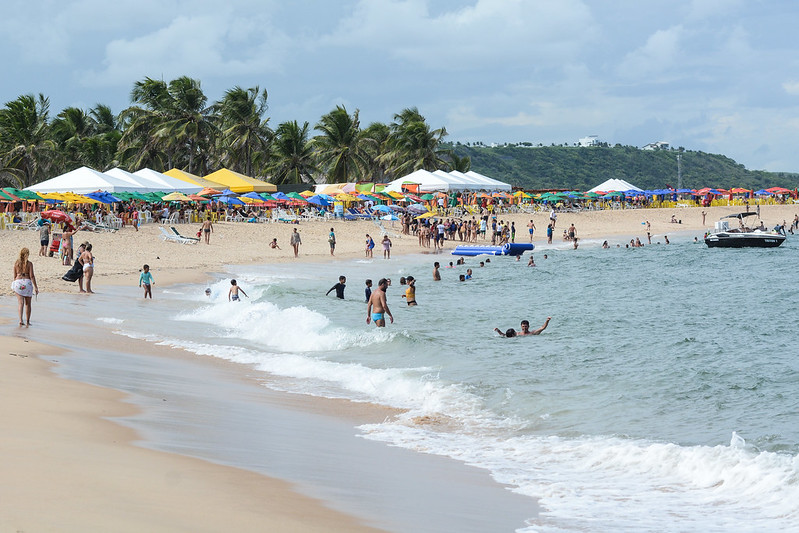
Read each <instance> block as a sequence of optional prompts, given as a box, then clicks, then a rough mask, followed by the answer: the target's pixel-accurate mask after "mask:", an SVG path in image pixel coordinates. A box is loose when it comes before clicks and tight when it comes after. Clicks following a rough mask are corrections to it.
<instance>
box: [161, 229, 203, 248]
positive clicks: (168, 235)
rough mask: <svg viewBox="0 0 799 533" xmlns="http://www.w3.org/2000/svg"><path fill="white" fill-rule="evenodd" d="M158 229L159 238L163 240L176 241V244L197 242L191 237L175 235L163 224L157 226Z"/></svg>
mask: <svg viewBox="0 0 799 533" xmlns="http://www.w3.org/2000/svg"><path fill="white" fill-rule="evenodd" d="M158 229H160V230H161V235H160V237H161V240H163V241H165V242H176V243H178V244H197V242H198V241H197V240H194V241H193V240H191V239H187V238H186V237H183V236H179V235H175V234H174V233H171V232H169V231H167V229H166V228H165V227H164V226H159V228H158Z"/></svg>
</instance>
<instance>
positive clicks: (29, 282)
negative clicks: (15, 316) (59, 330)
mask: <svg viewBox="0 0 799 533" xmlns="http://www.w3.org/2000/svg"><path fill="white" fill-rule="evenodd" d="M29 256H30V250H28V249H27V248H22V249H21V250H20V251H19V257H18V258H17V260H16V261H14V281H12V282H11V289H12V290H13V291H14V292H15V293H16V295H17V302H18V303H19V325H20V326H24V325H26V324H27V325H28V326H30V325H31V300H32V299H33V294H34V292H35V293H36V294H39V285H37V284H36V275H35V274H34V273H33V263H31V262H30V261H28V257H29ZM23 311H24V314H25V322H23V321H22V314H23Z"/></svg>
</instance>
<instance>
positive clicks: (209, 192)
mask: <svg viewBox="0 0 799 533" xmlns="http://www.w3.org/2000/svg"><path fill="white" fill-rule="evenodd" d="M217 194H222V191H218V190H216V189H212V188H211V187H206V188H204V189H203V190H201V191H200V192H198V193H197V195H198V196H215V195H217Z"/></svg>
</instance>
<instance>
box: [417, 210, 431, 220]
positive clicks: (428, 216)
mask: <svg viewBox="0 0 799 533" xmlns="http://www.w3.org/2000/svg"><path fill="white" fill-rule="evenodd" d="M434 216H436V214H435V213H429V212H428V213H425V214H423V215H419V216H418V217H416V219H417V220H418V219H420V218H430V217H434Z"/></svg>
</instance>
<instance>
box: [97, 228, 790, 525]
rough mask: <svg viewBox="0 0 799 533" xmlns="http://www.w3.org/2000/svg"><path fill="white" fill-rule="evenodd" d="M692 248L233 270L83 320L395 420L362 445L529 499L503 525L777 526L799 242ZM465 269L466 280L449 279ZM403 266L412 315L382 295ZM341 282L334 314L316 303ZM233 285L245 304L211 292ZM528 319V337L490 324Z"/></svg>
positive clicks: (560, 248) (786, 464)
mask: <svg viewBox="0 0 799 533" xmlns="http://www.w3.org/2000/svg"><path fill="white" fill-rule="evenodd" d="M692 239H693V235H690V236H688V235H684V236H675V237H674V238H673V239H672V244H671V245H651V246H646V247H644V248H640V249H625V248H624V245H623V244H622V246H621V247H620V248H616V247H612V248H611V249H607V250H606V249H602V248H601V247H600V246H599V243H598V242H591V241H588V240H586V241H584V242H582V245H581V247H580V248H579V249H578V250H572V249H570V248H569V247H568V246H564V245H562V244H559V245H555V246H551V247H547V246H541V247H539V248H537V249H536V250H535V252H534V255H535V259H536V263H537V265H538V266H536V267H527V266H526V265H527V261H526V259H527V255H525V257H524V258H523V260H522V261H520V262H516V261H514V260H513V259H511V258H500V257H497V258H491V262H490V263H488V264H487V265H486V266H484V267H479V266H478V263H479V261H480V260H483V258H466V263H467V264H466V265H465V266H458V267H456V268H452V269H449V268H443V269H442V271H441V272H442V278H443V279H442V281H440V282H434V281H432V263H433V261H439V262H442V264H444V265H446V264H448V263H449V261H454V260H455V259H456V258H455V257H454V256H451V255H449V254H439V255H422V254H419V255H415V256H407V257H402V258H396V259H392V260H390V261H384V260H382V259H379V258H375V259H374V260H368V261H366V260H341V261H335V262H332V263H324V264H304V263H303V264H285V265H264V266H246V267H232V268H231V272H230V273H228V274H226V275H224V276H222V275H220V276H219V277H218V278H217V280H216V281H215V282H213V283H212V284H210V288H211V290H212V294H211V296H210V297H206V296H205V294H204V289H205V286H196V285H181V286H175V287H170V288H168V289H158V288H157V287H158V286H157V285H156V288H157V291H156V300H155V301H154V302H152V304H153V305H141V306H131V308H129V309H126V310H125V312H124V313H123V312H122V311H120V312H118V313H114V312H111V311H109V312H108V315H107V316H104V317H100V320H101V322H105V323H106V324H107V325H108V327H109V328H112V329H113V330H114V331H115V332H116V333H117V334H118V335H121V336H128V337H132V338H140V339H145V340H147V341H150V342H154V343H159V344H165V345H171V346H176V347H181V348H185V349H187V350H189V351H191V352H193V353H195V354H197V355H198V356H201V357H218V358H222V359H226V360H229V361H233V362H236V363H240V364H242V365H246V367H247V368H248V369H251V370H254V371H255V372H257V373H260V374H262V375H263V376H264V377H265V378H266V377H268V378H269V379H264V386H269V387H273V388H276V389H280V390H284V391H288V392H298V393H306V394H312V395H317V396H323V397H333V398H346V399H350V400H352V401H357V402H371V403H376V404H381V405H386V406H391V407H396V408H400V409H402V410H403V414H402V415H401V416H399V417H397V418H394V419H390V420H386V421H384V422H382V423H379V424H370V425H366V426H362V427H360V428H359V431H361V433H362V436H363V437H364V438H366V439H372V440H376V441H382V442H385V443H386V444H389V445H394V446H400V447H404V448H408V449H411V450H416V451H418V452H420V453H430V454H440V455H444V456H449V457H453V458H456V459H458V460H461V461H463V462H465V463H468V464H470V465H475V466H478V467H480V468H484V469H486V470H488V471H489V472H490V473H491V475H492V476H493V477H494V478H495V479H496V480H497V481H499V482H501V483H505V484H508V485H509V486H510V487H512V490H514V491H516V492H518V493H520V494H523V495H526V496H529V497H531V498H536V499H539V503H540V506H541V508H542V512H541V514H540V516H538V517H535V518H533V519H531V520H530V522H529V523H527V524H523V523H520V524H519V525H518V529H519V530H522V531H538V532H566V531H666V532H670V531H675V532H676V531H680V532H684V531H703V532H707V531H730V530H733V529H734V530H736V531H739V532H741V531H743V532H747V531H752V532H754V531H758V532H759V531H797V530H799V398H798V396H797V392H799V349H798V348H797V345H796V340H795V333H794V330H795V328H796V323H797V320H798V319H799V315H798V313H797V309H796V305H795V302H796V300H797V296H799V294H798V293H799V289H797V284H796V283H795V281H794V278H795V269H796V265H797V264H799V241H797V240H795V239H789V240H788V241H787V242H786V243H785V244H784V245H783V246H782V247H781V248H778V249H768V250H755V249H751V250H721V249H708V248H706V247H705V246H704V245H703V244H695V243H693V242H692ZM619 242H621V240H619ZM613 244H614V245H615V244H616V243H615V241H614V242H613ZM545 253H546V254H547V255H548V258H547V259H544V254H545ZM466 268H472V269H473V271H474V279H472V280H469V281H466V282H459V281H458V275H459V274H461V273H464V272H465V269H466ZM409 274H411V275H413V276H414V277H415V278H416V279H417V280H418V281H417V301H418V302H419V305H418V306H417V307H412V308H409V307H407V306H406V305H405V303H404V300H403V299H402V298H401V295H402V294H403V292H404V290H403V289H404V287H401V286H400V285H399V278H400V276H407V275H409ZM339 275H346V276H347V289H346V293H345V296H346V299H345V300H344V301H341V300H337V299H336V298H334V297H333V294H334V293H331V295H330V296H325V294H324V293H325V292H326V291H327V289H329V288H330V287H331V286H332V285H333V284H334V283H336V282H337V279H338V276H339ZM231 276H235V277H236V279H237V280H238V282H239V285H240V286H241V287H242V288H243V289H244V290H245V291H246V292H247V294H248V295H249V298H244V299H243V301H242V302H239V303H230V302H228V301H227V293H228V289H229V287H230V283H229V279H230V277H231ZM381 277H390V278H391V279H392V280H393V283H392V286H391V287H390V288H389V290H388V302H389V305H390V306H391V309H392V311H393V313H394V317H395V322H394V324H390V325H388V326H387V327H386V328H382V329H378V328H375V327H374V326H371V325H367V324H366V322H365V318H366V305H365V303H364V297H363V288H364V280H365V279H367V278H371V279H372V280H374V282H375V284H376V282H377V280H378V279H379V278H381ZM157 278H158V276H157V272H156V280H157ZM137 294H138V293H137ZM148 303H150V302H148ZM547 316H551V317H552V321H551V323H550V325H549V328H548V329H547V330H546V331H544V332H543V334H541V335H540V336H535V337H526V338H513V339H506V338H502V337H500V336H498V335H496V334H495V333H494V332H493V328H494V327H499V328H500V329H502V330H503V331H504V330H505V329H507V328H509V327H514V328H516V329H517V330H518V328H519V322H520V320H521V319H528V320H529V321H530V323H531V328H535V327H537V326H539V325H540V324H542V323H543V322H544V320H545V319H546V317H547Z"/></svg>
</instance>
